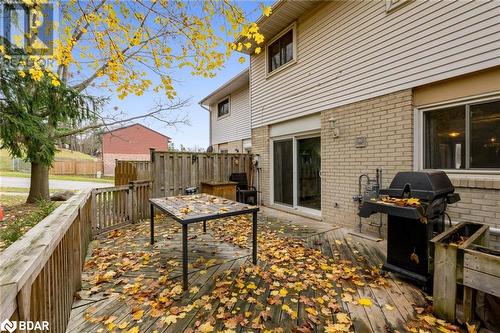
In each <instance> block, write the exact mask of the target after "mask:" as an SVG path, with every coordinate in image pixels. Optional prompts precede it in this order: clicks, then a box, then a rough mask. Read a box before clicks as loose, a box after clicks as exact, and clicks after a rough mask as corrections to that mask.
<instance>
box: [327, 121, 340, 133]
mask: <svg viewBox="0 0 500 333" xmlns="http://www.w3.org/2000/svg"><path fill="white" fill-rule="evenodd" d="M328 122H329V123H330V128H331V130H332V134H333V137H334V138H337V137H339V135H340V132H339V129H338V128H337V120H336V119H334V118H330V119H328Z"/></svg>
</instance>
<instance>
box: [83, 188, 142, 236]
mask: <svg viewBox="0 0 500 333" xmlns="http://www.w3.org/2000/svg"><path fill="white" fill-rule="evenodd" d="M150 192H151V181H150V180H142V181H134V182H130V184H129V185H120V186H115V187H103V188H98V189H94V190H92V214H93V218H92V234H93V235H98V234H100V233H103V232H106V231H109V230H112V229H116V228H119V227H121V226H124V225H126V224H128V223H134V222H137V221H139V220H141V219H145V218H149V215H150V214H149V204H148V200H149V198H150Z"/></svg>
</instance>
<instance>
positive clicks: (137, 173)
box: [115, 160, 151, 186]
mask: <svg viewBox="0 0 500 333" xmlns="http://www.w3.org/2000/svg"><path fill="white" fill-rule="evenodd" d="M147 179H151V162H150V161H120V160H117V161H116V165H115V186H118V185H127V184H129V183H130V182H132V181H136V180H147Z"/></svg>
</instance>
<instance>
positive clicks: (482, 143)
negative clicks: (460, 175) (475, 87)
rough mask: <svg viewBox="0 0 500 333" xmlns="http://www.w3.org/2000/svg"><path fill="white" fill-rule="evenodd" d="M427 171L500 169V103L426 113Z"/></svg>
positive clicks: (442, 109) (457, 107)
mask: <svg viewBox="0 0 500 333" xmlns="http://www.w3.org/2000/svg"><path fill="white" fill-rule="evenodd" d="M423 125H424V136H423V143H424V150H423V152H424V168H425V169H449V170H452V169H457V170H460V169H461V170H474V169H480V170H488V169H490V170H491V169H495V170H498V169H500V100H496V101H487V102H486V101H485V102H478V103H471V104H462V105H456V106H452V107H444V108H440V109H433V110H430V111H424V113H423Z"/></svg>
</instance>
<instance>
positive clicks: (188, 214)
mask: <svg viewBox="0 0 500 333" xmlns="http://www.w3.org/2000/svg"><path fill="white" fill-rule="evenodd" d="M149 201H150V202H151V203H152V204H153V205H155V206H156V207H158V208H159V209H160V210H162V211H163V212H165V213H167V214H170V215H171V216H172V217H173V218H174V219H175V220H176V221H178V222H180V223H183V224H187V223H193V222H199V221H204V220H211V219H216V218H222V217H227V216H234V215H239V214H246V213H252V212H255V211H258V210H259V208H258V207H257V206H251V205H247V204H243V203H239V202H236V201H232V200H228V199H224V198H220V197H217V196H213V195H210V194H205V193H202V194H195V195H184V196H175V197H166V198H154V199H150V200H149Z"/></svg>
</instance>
